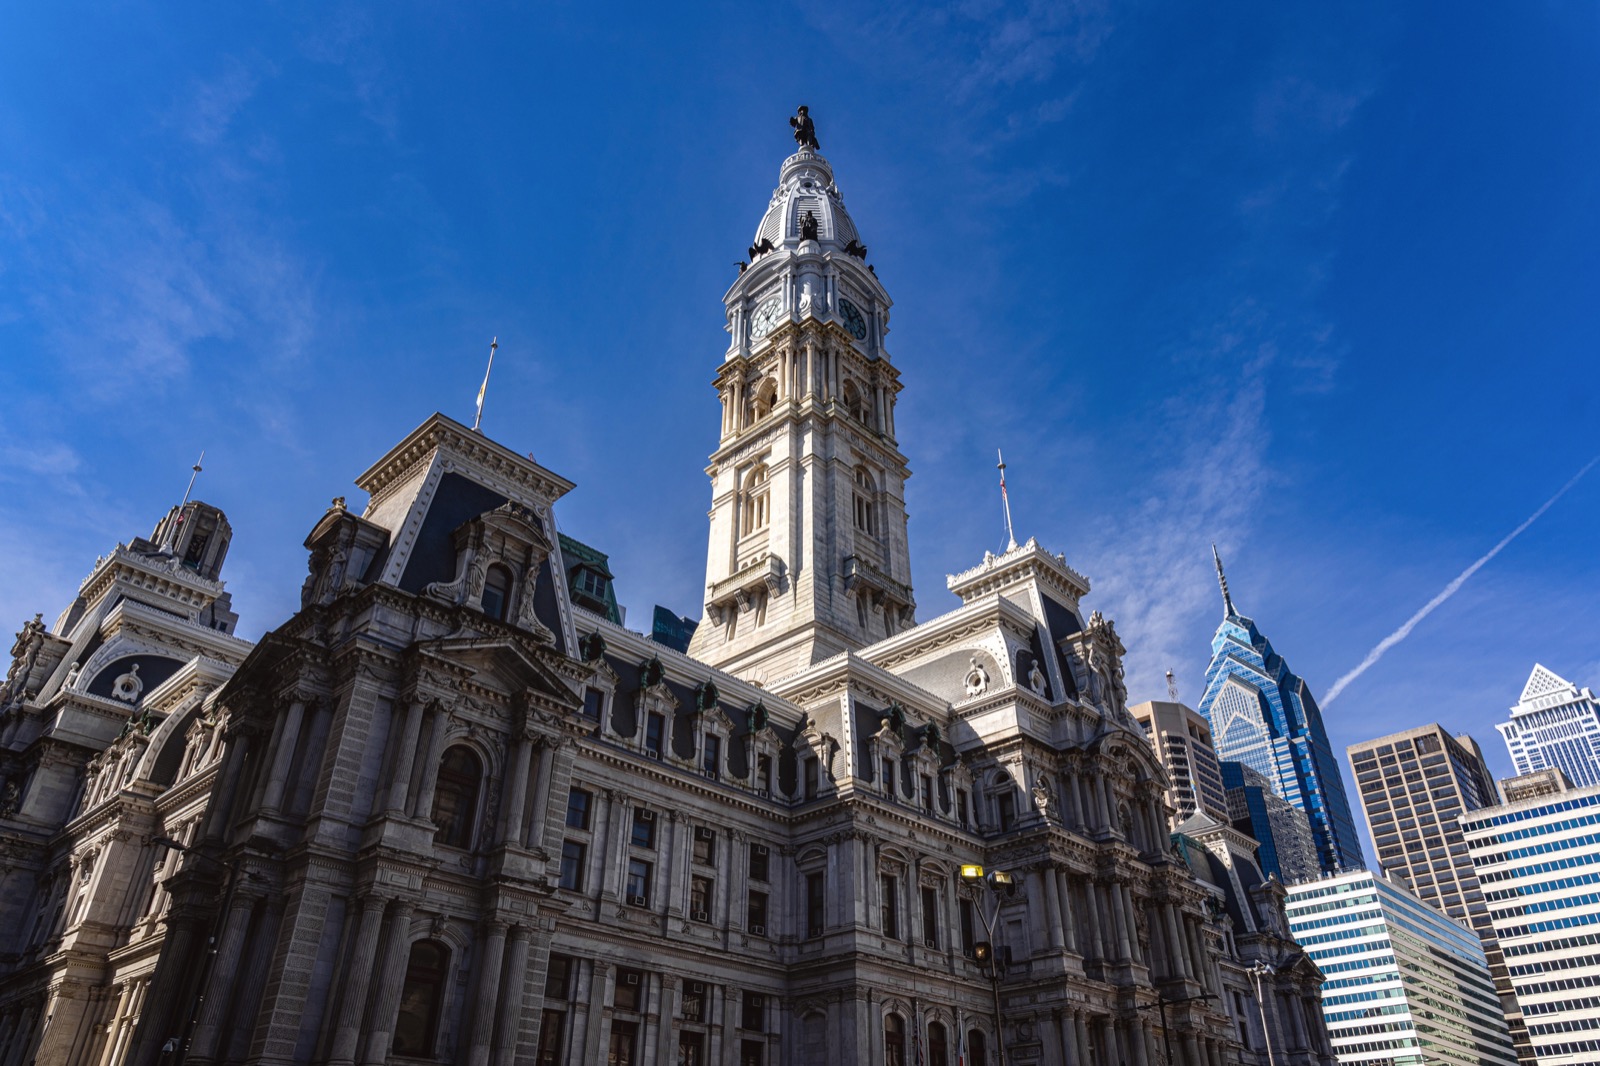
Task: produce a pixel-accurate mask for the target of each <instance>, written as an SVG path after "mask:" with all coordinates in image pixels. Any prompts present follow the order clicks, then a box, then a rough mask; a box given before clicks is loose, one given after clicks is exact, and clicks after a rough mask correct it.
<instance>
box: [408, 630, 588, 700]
mask: <svg viewBox="0 0 1600 1066" xmlns="http://www.w3.org/2000/svg"><path fill="white" fill-rule="evenodd" d="M428 650H429V651H430V652H431V653H433V654H434V655H437V656H439V657H440V658H443V659H446V660H449V661H450V662H452V663H454V664H456V665H457V666H462V667H465V668H467V669H469V670H471V671H472V672H473V674H474V675H475V677H474V680H476V681H477V682H478V683H479V684H482V685H484V686H485V687H486V688H492V689H496V690H499V691H502V692H506V693H523V692H527V691H529V690H531V691H533V692H536V693H538V694H539V695H541V696H544V697H545V698H546V699H548V700H550V701H551V702H553V703H556V704H558V705H560V706H562V707H564V708H567V709H569V710H577V709H578V708H579V707H581V706H582V704H583V701H582V699H581V698H580V697H579V696H578V694H577V693H576V692H574V691H573V690H572V687H571V685H569V684H568V683H567V680H566V679H565V678H563V677H562V676H561V675H560V674H558V673H556V671H555V670H554V669H552V668H551V667H550V666H549V664H547V663H545V662H544V661H543V659H542V657H541V656H540V655H539V654H537V653H535V652H531V651H529V650H527V649H525V648H523V647H522V646H521V645H520V644H519V643H518V642H516V641H511V640H504V639H499V638H468V639H460V640H439V641H433V642H431V643H430V645H429V648H428Z"/></svg>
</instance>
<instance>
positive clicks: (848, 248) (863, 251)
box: [844, 238, 867, 259]
mask: <svg viewBox="0 0 1600 1066" xmlns="http://www.w3.org/2000/svg"><path fill="white" fill-rule="evenodd" d="M844 254H845V255H853V256H855V257H856V258H857V259H865V258H866V257H867V246H866V245H864V244H862V243H861V242H860V241H858V240H855V239H854V238H852V239H851V241H850V243H849V244H847V245H845V246H844Z"/></svg>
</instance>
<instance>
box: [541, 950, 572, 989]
mask: <svg viewBox="0 0 1600 1066" xmlns="http://www.w3.org/2000/svg"><path fill="white" fill-rule="evenodd" d="M571 986H572V960H571V959H570V958H568V957H567V956H565V955H557V954H555V953H554V952H552V953H551V955H550V965H549V967H547V968H546V969H545V972H544V998H545V999H548V1000H558V999H566V998H567V996H568V994H569V991H568V990H569V989H570V988H571Z"/></svg>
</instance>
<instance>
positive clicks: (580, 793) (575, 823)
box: [567, 788, 594, 829]
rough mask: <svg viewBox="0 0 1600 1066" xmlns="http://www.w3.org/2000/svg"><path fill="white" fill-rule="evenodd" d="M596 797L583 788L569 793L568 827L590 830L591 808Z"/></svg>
mask: <svg viewBox="0 0 1600 1066" xmlns="http://www.w3.org/2000/svg"><path fill="white" fill-rule="evenodd" d="M593 802H594V797H593V796H591V795H590V794H589V793H587V792H585V791H584V790H583V789H581V788H575V789H573V790H572V791H571V792H568V793H567V826H568V828H570V829H587V828H589V807H590V805H591V804H592V803H593Z"/></svg>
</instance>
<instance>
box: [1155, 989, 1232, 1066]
mask: <svg viewBox="0 0 1600 1066" xmlns="http://www.w3.org/2000/svg"><path fill="white" fill-rule="evenodd" d="M1207 999H1215V1000H1218V1001H1220V1000H1221V999H1222V997H1221V996H1219V995H1217V994H1216V993H1215V992H1202V993H1201V994H1200V995H1198V996H1185V997H1184V998H1183V999H1167V998H1166V997H1165V996H1162V997H1160V998H1158V999H1157V1000H1156V1001H1155V1002H1154V1003H1146V1004H1145V1005H1144V1006H1142V1007H1135V1008H1134V1009H1135V1010H1149V1009H1150V1008H1151V1007H1156V1008H1159V1009H1160V1011H1161V1046H1162V1047H1163V1048H1164V1049H1166V1052H1167V1066H1172V1033H1171V1031H1170V1030H1168V1029H1167V1008H1168V1007H1169V1006H1172V1007H1181V1006H1182V1005H1183V1004H1185V1003H1199V1002H1200V1001H1202V1000H1207Z"/></svg>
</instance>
